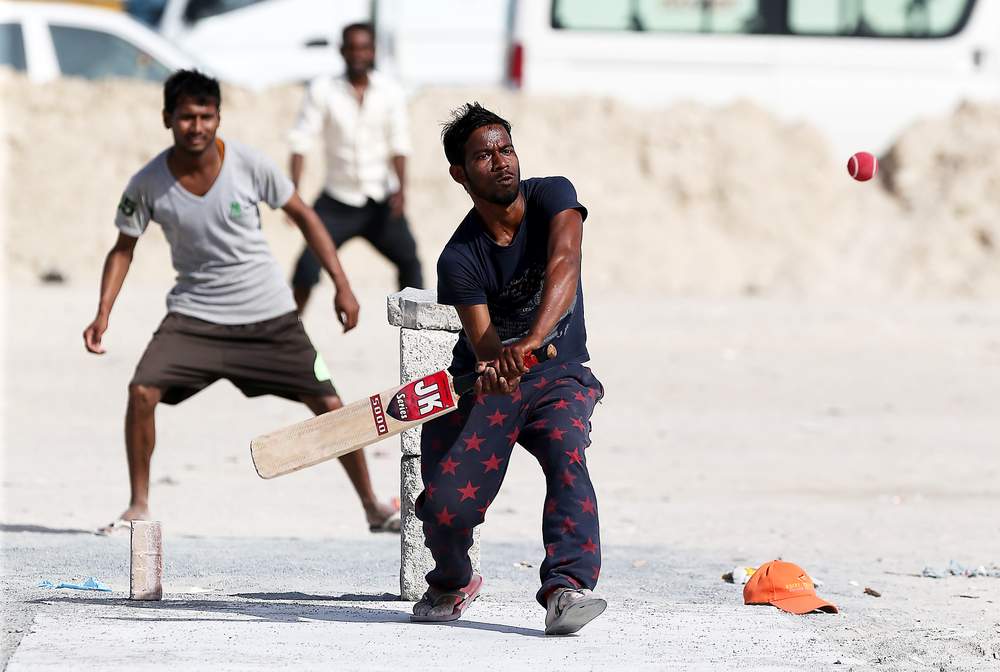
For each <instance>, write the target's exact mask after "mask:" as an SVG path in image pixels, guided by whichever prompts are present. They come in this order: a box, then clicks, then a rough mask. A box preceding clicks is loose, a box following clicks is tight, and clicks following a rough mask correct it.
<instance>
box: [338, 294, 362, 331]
mask: <svg viewBox="0 0 1000 672" xmlns="http://www.w3.org/2000/svg"><path fill="white" fill-rule="evenodd" d="M333 311H334V312H335V313H336V314H337V321H338V322H340V323H341V324H342V325H344V332H345V333H346V332H348V331H350V330H351V329H353V328H354V327H356V326H358V314H359V313H360V312H361V306H360V305H358V300H357V299H356V298H354V292H352V291H351V288H350V287H348V286H346V285H345V286H343V287H338V288H337V291H336V293H335V294H334V295H333Z"/></svg>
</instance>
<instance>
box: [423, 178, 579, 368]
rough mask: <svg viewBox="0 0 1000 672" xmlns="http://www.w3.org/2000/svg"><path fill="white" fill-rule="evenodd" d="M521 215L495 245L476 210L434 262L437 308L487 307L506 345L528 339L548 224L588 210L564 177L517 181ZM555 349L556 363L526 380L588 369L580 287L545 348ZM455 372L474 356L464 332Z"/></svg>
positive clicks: (540, 284)
mask: <svg viewBox="0 0 1000 672" xmlns="http://www.w3.org/2000/svg"><path fill="white" fill-rule="evenodd" d="M521 193H523V194H524V200H525V210H524V219H523V220H521V226H520V227H519V228H518V230H517V233H516V234H515V235H514V239H513V240H512V241H511V243H510V245H507V246H502V245H498V244H497V243H496V241H494V240H493V238H491V237H490V235H489V233H487V232H486V229H485V227H484V226H483V223H482V219H481V218H480V217H479V213H477V212H476V210H475V208H473V209H472V210H470V211H469V214H468V215H466V216H465V219H463V220H462V223H461V224H459V225H458V229H456V230H455V233H454V235H452V237H451V240H449V241H448V244H447V245H445V248H444V251H443V252H441V257H440V258H439V259H438V265H437V276H438V301H439V302H441V303H443V304H446V305H451V306H468V305H480V304H486V306H487V307H488V308H489V311H490V319H491V321H492V322H493V327H494V328H495V329H496V331H497V334H498V335H499V336H500V340H501V341H502V342H503V343H504V344H507V343H511V342H513V341H516V340H518V339H520V338H522V337H524V336H526V335H527V334H528V331H529V330H530V329H531V325H532V322H533V321H534V318H535V312H536V311H537V310H538V308H539V306H540V305H541V303H542V293H543V289H544V286H545V267H546V262H547V261H548V249H549V223H550V222H551V221H552V218H553V217H555V216H556V215H557V214H559V213H560V212H562V211H563V210H569V209H574V210H578V211H579V212H580V214H581V215H582V216H583V219H584V220H586V219H587V209H586V208H585V207H583V206H582V205H580V202H579V201H578V200H577V199H576V189H574V188H573V184H572V183H571V182H570V181H569V180H567V179H566V178H565V177H537V178H532V179H529V180H523V181H522V182H521ZM549 343H553V344H555V346H556V350H557V352H558V356H557V357H556V358H555V359H551V360H549V361H547V362H542V363H541V364H538V365H537V366H536V367H534V368H533V369H532V370H531V372H530V373H529V374H528V375H529V376H531V375H535V374H539V373H541V372H543V371H545V370H547V369H549V368H551V367H552V366H555V365H557V364H563V363H567V362H586V361H587V360H589V359H590V355H589V353H588V352H587V330H586V327H585V324H584V319H583V283H582V281H581V282H578V283H577V288H576V297H575V298H574V300H573V303H572V304H571V305H570V307H569V310H568V311H567V312H566V314H565V315H563V316H562V318H561V319H560V320H559V322H558V323H557V324H556V327H555V329H553V330H552V332H551V333H550V334H548V335H547V336H546V337H545V338H544V339H543V341H542V344H543V345H547V344H549ZM453 354H454V359H453V361H452V372H453V373H464V372H467V371H471V370H472V369H473V367H474V366H475V363H476V356H475V353H474V352H473V350H472V346H471V344H470V343H469V339H468V336H466V334H465V332H464V331H463V332H462V333H461V334H460V335H459V338H458V343H457V344H456V345H455V350H454V353H453Z"/></svg>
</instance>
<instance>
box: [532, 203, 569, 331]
mask: <svg viewBox="0 0 1000 672" xmlns="http://www.w3.org/2000/svg"><path fill="white" fill-rule="evenodd" d="M582 244H583V217H582V216H581V215H580V213H579V212H577V211H576V210H563V211H562V212H560V213H559V214H558V215H556V216H555V217H553V218H552V222H551V223H550V225H549V257H548V261H547V262H546V265H545V289H544V291H543V292H542V303H541V305H540V306H539V307H538V312H537V313H535V319H534V321H533V322H532V324H531V330H530V332H529V336H528V339H527V340H529V341H531V343H532V346H531V347H533V348H536V347H538V346H539V345H541V341H542V339H544V338H545V337H546V336H547V335H548V334H550V333H551V332H552V330H553V329H555V328H556V325H557V324H558V323H559V320H560V319H562V317H563V315H565V314H566V311H567V310H569V307H570V306H571V305H573V300H574V298H576V290H577V287H578V286H579V284H580V263H581V258H582V253H581V246H582Z"/></svg>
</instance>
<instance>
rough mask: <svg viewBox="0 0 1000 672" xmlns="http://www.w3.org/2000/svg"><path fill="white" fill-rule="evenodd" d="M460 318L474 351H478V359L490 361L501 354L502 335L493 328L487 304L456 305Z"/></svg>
mask: <svg viewBox="0 0 1000 672" xmlns="http://www.w3.org/2000/svg"><path fill="white" fill-rule="evenodd" d="M455 311H456V312H457V313H458V319H459V320H461V321H462V329H463V330H464V331H465V335H466V336H468V338H469V344H470V345H472V351H473V352H474V353H476V359H478V360H479V361H481V362H490V361H493V360H495V359H496V358H497V357H499V356H500V351H501V350H502V349H503V345H502V344H501V342H500V336H498V335H497V331H496V329H494V328H493V322H492V320H491V319H490V310H489V308H488V307H487V306H486V304H478V305H470V306H455Z"/></svg>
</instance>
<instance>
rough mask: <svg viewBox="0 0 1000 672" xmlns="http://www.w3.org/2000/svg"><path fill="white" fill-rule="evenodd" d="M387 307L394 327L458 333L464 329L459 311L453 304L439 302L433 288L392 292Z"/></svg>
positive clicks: (409, 288)
mask: <svg viewBox="0 0 1000 672" xmlns="http://www.w3.org/2000/svg"><path fill="white" fill-rule="evenodd" d="M386 309H387V313H388V318H389V324H391V325H392V326H394V327H405V328H407V329H420V330H430V331H454V332H456V333H457V332H458V331H461V329H462V323H461V321H459V319H458V313H457V312H455V309H454V308H453V307H452V306H445V305H442V304H440V303H437V292H435V291H434V290H432V289H414V288H413V287H407V288H406V289H404V290H403V291H401V292H396V293H395V294H390V295H389V297H388V299H387V300H386Z"/></svg>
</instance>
